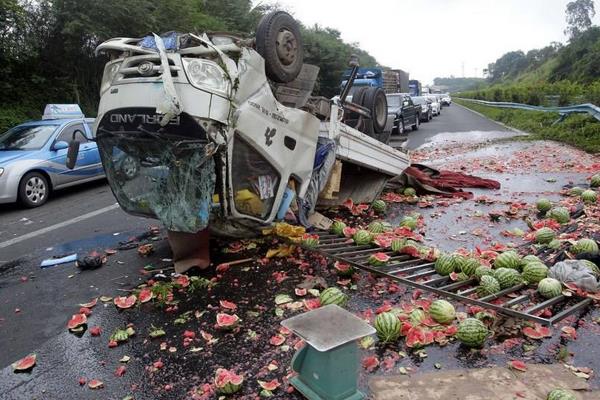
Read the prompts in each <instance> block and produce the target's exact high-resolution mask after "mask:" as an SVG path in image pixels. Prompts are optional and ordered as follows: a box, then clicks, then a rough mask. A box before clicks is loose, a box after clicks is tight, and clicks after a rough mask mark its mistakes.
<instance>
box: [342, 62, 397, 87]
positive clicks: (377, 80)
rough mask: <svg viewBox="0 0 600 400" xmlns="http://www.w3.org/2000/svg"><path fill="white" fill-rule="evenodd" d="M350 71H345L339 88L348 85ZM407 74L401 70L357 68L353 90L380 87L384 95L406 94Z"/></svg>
mask: <svg viewBox="0 0 600 400" xmlns="http://www.w3.org/2000/svg"><path fill="white" fill-rule="evenodd" d="M351 73H352V69H347V70H346V71H345V72H344V75H343V77H342V82H341V84H340V87H341V88H343V87H344V86H346V84H347V83H348V79H349V77H350V75H351ZM408 83H409V80H408V72H405V71H403V70H401V69H383V68H371V67H370V68H359V69H358V73H357V75H356V78H355V80H354V84H353V86H352V87H353V90H356V89H357V88H360V87H365V86H366V87H380V88H382V89H383V90H384V91H385V93H406V92H408V90H409V85H408Z"/></svg>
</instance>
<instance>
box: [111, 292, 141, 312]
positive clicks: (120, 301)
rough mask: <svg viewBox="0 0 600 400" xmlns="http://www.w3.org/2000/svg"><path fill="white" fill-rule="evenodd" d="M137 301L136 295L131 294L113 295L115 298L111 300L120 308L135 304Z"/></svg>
mask: <svg viewBox="0 0 600 400" xmlns="http://www.w3.org/2000/svg"><path fill="white" fill-rule="evenodd" d="M136 301H137V297H136V296H135V295H134V294H132V295H131V296H127V297H125V296H119V297H115V299H114V300H113V302H114V303H115V305H116V306H117V308H120V309H126V308H131V307H133V306H134V305H135V303H136Z"/></svg>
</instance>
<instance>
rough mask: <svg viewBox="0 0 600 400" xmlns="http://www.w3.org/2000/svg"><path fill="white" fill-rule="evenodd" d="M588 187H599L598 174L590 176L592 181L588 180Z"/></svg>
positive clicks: (599, 175) (599, 179)
mask: <svg viewBox="0 0 600 400" xmlns="http://www.w3.org/2000/svg"><path fill="white" fill-rule="evenodd" d="M590 186H591V187H598V186H600V174H596V175H594V176H592V179H591V180H590Z"/></svg>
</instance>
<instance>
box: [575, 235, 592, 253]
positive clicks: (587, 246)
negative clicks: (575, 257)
mask: <svg viewBox="0 0 600 400" xmlns="http://www.w3.org/2000/svg"><path fill="white" fill-rule="evenodd" d="M571 252H572V253H573V254H582V253H589V254H591V255H597V254H598V243H596V241H595V240H593V239H588V238H583V239H579V240H578V241H576V242H575V243H574V244H573V245H572V246H571Z"/></svg>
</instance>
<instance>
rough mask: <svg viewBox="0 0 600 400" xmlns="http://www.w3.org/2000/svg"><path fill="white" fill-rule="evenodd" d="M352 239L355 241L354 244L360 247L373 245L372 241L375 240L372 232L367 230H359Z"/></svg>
mask: <svg viewBox="0 0 600 400" xmlns="http://www.w3.org/2000/svg"><path fill="white" fill-rule="evenodd" d="M352 238H353V239H354V243H356V244H357V245H358V246H363V245H365V244H369V243H371V240H373V235H372V234H371V232H369V231H367V230H365V229H359V230H358V231H356V233H355V234H354V236H352Z"/></svg>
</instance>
